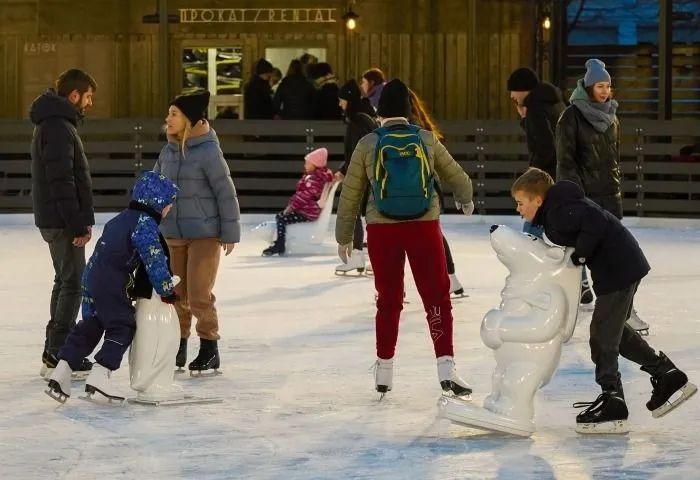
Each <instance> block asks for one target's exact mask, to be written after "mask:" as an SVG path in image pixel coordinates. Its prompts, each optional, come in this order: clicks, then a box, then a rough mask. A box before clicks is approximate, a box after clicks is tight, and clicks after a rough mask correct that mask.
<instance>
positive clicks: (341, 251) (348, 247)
mask: <svg viewBox="0 0 700 480" xmlns="http://www.w3.org/2000/svg"><path fill="white" fill-rule="evenodd" d="M351 255H352V242H350V243H346V244H343V245H340V244H338V257H340V260H342V262H343V263H348V258H350V257H351Z"/></svg>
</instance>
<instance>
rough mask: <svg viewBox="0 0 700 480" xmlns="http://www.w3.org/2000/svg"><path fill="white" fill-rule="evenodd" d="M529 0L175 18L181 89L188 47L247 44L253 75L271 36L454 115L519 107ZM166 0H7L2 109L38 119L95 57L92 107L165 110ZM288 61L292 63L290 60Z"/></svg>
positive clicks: (300, 1)
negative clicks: (43, 102)
mask: <svg viewBox="0 0 700 480" xmlns="http://www.w3.org/2000/svg"><path fill="white" fill-rule="evenodd" d="M259 3H260V2H259V1H258V2H255V1H252V0H205V1H202V0H199V1H197V2H193V1H192V0H170V10H171V12H172V13H175V12H176V11H177V9H178V8H254V7H259V6H260V5H259ZM265 3H266V5H265V7H266V8H307V7H319V8H336V9H337V15H338V16H340V15H342V13H343V11H344V8H345V5H346V2H345V1H343V0H325V1H324V0H277V1H275V0H270V2H265ZM533 3H534V2H532V1H527V0H360V1H358V2H356V6H355V11H356V12H357V13H358V14H359V15H360V19H359V21H358V28H357V29H356V30H355V31H354V32H347V31H346V29H345V27H344V25H343V24H342V21H340V19H338V20H339V21H338V22H336V23H332V24H236V25H231V24H208V25H204V24H195V25H193V24H179V25H171V26H170V39H171V46H170V52H169V55H170V56H171V63H172V69H171V72H169V83H170V85H169V87H168V88H169V93H171V94H176V93H178V91H179V89H180V87H181V82H182V73H181V70H180V62H181V49H182V48H183V47H185V46H199V47H206V46H225V47H230V46H242V47H243V49H244V59H243V62H244V69H245V72H246V73H245V74H246V76H247V75H248V74H249V72H250V69H251V67H252V65H253V63H254V61H255V60H256V59H257V58H259V57H260V56H262V55H263V54H264V51H265V48H266V47H275V46H300V47H301V46H304V47H310V48H311V47H321V48H326V49H327V60H328V61H329V63H331V65H332V66H333V68H334V70H335V72H336V74H337V75H338V77H339V79H340V81H341V82H342V81H345V80H347V79H348V78H350V77H351V76H355V77H357V76H358V75H360V74H361V73H362V71H364V70H365V69H367V68H370V67H379V68H381V69H382V70H384V71H385V73H387V74H388V75H389V76H390V77H394V76H398V77H401V78H402V79H403V80H405V81H406V82H407V83H408V84H409V85H410V86H411V87H412V88H414V89H415V90H416V91H417V92H418V93H419V94H420V95H421V96H422V97H423V98H424V100H425V101H426V103H427V104H428V105H429V106H430V107H431V109H432V110H433V111H434V113H435V115H436V116H437V117H438V118H442V119H485V118H514V115H515V112H514V111H513V108H512V105H511V102H510V101H509V99H508V94H507V92H506V88H505V83H506V79H507V77H508V75H509V74H510V72H511V71H512V70H513V69H514V68H516V67H518V66H520V65H529V64H530V63H531V59H532V57H533V48H534V47H533V42H532V38H533V33H532V29H533V28H534V25H535V22H534V19H533V18H532V16H533V14H532V11H533V8H532V6H533ZM155 4H156V2H155V1H149V2H144V1H141V0H89V1H88V0H70V1H68V0H11V2H10V0H0V12H1V13H0V61H1V62H2V66H1V67H2V68H0V118H26V117H27V111H28V107H29V104H30V103H31V100H32V99H33V98H34V97H36V95H38V94H39V93H41V92H42V91H43V90H44V89H45V88H46V87H48V86H50V85H51V83H52V82H53V80H54V79H55V77H56V76H57V75H58V73H60V72H61V71H62V70H64V69H66V68H69V67H78V68H83V69H85V70H87V71H89V72H90V73H92V74H93V75H94V76H95V78H96V79H97V82H98V85H99V88H98V93H97V95H96V97H95V107H94V109H93V110H92V111H91V113H90V115H92V116H95V117H99V118H107V117H160V116H161V115H163V114H164V112H165V106H163V105H160V104H159V101H158V99H157V98H156V96H155V95H154V92H157V91H158V90H160V89H162V88H166V86H165V85H164V83H165V82H164V80H163V79H161V76H160V75H159V73H160V72H159V71H158V54H159V52H158V36H157V33H158V26H157V25H144V24H143V23H142V22H141V18H142V16H143V15H145V14H148V13H154V9H155ZM279 68H280V69H281V70H282V71H284V70H285V69H286V65H283V66H282V65H280V66H279Z"/></svg>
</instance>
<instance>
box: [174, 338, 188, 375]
mask: <svg viewBox="0 0 700 480" xmlns="http://www.w3.org/2000/svg"><path fill="white" fill-rule="evenodd" d="M185 363H187V339H186V338H181V339H180V348H179V349H178V350H177V355H176V356H175V366H176V367H177V370H176V372H177V373H183V372H184V371H185V369H184V368H182V367H184V366H185Z"/></svg>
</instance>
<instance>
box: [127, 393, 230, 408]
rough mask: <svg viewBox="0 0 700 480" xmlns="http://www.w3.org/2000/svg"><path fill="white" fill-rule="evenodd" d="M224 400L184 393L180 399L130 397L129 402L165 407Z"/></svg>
mask: <svg viewBox="0 0 700 480" xmlns="http://www.w3.org/2000/svg"><path fill="white" fill-rule="evenodd" d="M223 401H224V400H223V399H222V398H218V397H196V396H194V395H185V398H182V399H180V400H161V401H156V400H142V399H139V398H130V399H129V400H128V402H129V403H135V404H137V405H147V406H150V407H167V406H176V405H193V404H204V403H222V402H223Z"/></svg>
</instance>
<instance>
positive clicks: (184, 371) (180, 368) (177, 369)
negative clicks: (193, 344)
mask: <svg viewBox="0 0 700 480" xmlns="http://www.w3.org/2000/svg"><path fill="white" fill-rule="evenodd" d="M183 373H187V371H186V370H185V369H184V368H182V367H177V368H176V369H175V375H182V374H183Z"/></svg>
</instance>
